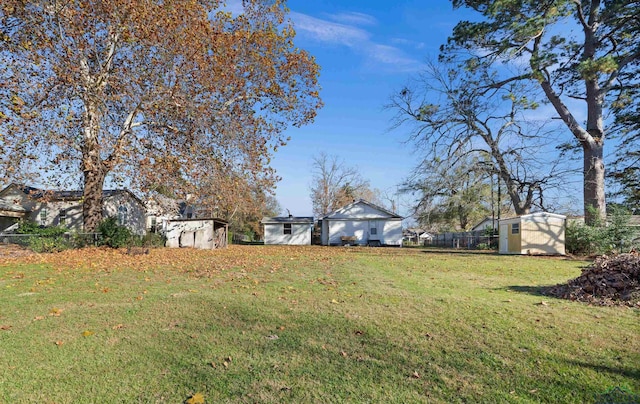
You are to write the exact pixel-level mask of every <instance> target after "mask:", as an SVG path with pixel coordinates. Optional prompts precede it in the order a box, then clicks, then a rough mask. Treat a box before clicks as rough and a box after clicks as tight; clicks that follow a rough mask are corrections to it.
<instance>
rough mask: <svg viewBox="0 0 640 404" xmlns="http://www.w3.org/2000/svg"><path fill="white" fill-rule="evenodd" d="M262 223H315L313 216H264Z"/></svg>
mask: <svg viewBox="0 0 640 404" xmlns="http://www.w3.org/2000/svg"><path fill="white" fill-rule="evenodd" d="M260 223H262V224H279V223H297V224H313V217H310V216H276V217H263V218H262V220H261V221H260Z"/></svg>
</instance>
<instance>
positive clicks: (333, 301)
mask: <svg viewBox="0 0 640 404" xmlns="http://www.w3.org/2000/svg"><path fill="white" fill-rule="evenodd" d="M331 303H333V304H337V303H339V302H338V301H337V300H336V299H331Z"/></svg>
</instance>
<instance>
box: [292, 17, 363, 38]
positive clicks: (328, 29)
mask: <svg viewBox="0 0 640 404" xmlns="http://www.w3.org/2000/svg"><path fill="white" fill-rule="evenodd" d="M291 19H292V20H293V22H294V26H295V29H296V31H297V32H301V31H302V32H304V33H305V34H307V35H310V36H311V37H313V39H315V40H317V41H320V42H327V43H332V44H340V45H346V46H349V47H353V46H356V45H358V44H361V43H363V42H367V41H368V40H369V36H370V35H369V33H368V32H367V31H365V30H363V29H360V28H356V27H351V26H349V25H345V24H340V23H335V22H331V21H326V20H321V19H319V18H315V17H311V16H309V15H306V14H301V13H296V12H292V13H291Z"/></svg>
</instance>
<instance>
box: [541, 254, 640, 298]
mask: <svg viewBox="0 0 640 404" xmlns="http://www.w3.org/2000/svg"><path fill="white" fill-rule="evenodd" d="M549 294H550V295H552V296H555V297H559V298H562V299H570V300H578V301H582V302H588V303H592V304H596V305H601V306H613V305H626V306H637V307H640V256H638V254H619V255H613V256H606V255H603V256H601V257H598V258H597V259H596V260H595V261H594V263H593V264H592V265H591V266H589V267H587V268H585V269H584V270H583V271H582V274H581V275H580V276H579V277H577V278H575V279H572V280H570V281H569V282H568V283H567V284H561V285H557V286H555V287H553V288H551V290H550V291H549Z"/></svg>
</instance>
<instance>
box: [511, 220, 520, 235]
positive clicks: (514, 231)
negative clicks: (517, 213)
mask: <svg viewBox="0 0 640 404" xmlns="http://www.w3.org/2000/svg"><path fill="white" fill-rule="evenodd" d="M511 234H520V223H513V224H512V225H511Z"/></svg>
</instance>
